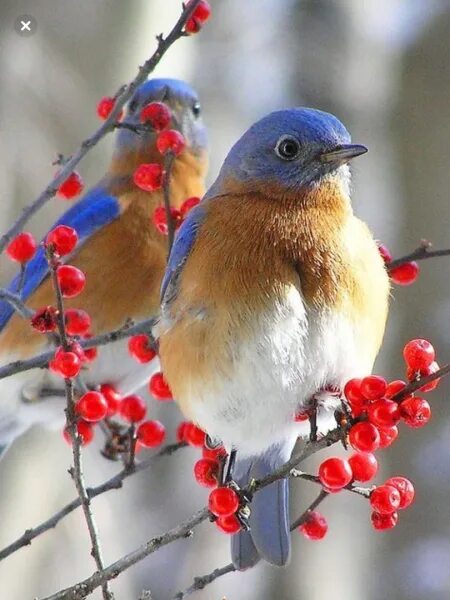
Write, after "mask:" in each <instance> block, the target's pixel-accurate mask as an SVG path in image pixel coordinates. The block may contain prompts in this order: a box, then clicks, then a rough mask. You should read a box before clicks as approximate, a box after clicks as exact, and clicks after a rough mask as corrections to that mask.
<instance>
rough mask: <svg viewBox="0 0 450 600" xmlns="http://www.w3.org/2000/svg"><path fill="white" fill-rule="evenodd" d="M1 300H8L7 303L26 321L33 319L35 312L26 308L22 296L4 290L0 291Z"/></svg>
mask: <svg viewBox="0 0 450 600" xmlns="http://www.w3.org/2000/svg"><path fill="white" fill-rule="evenodd" d="M0 300H6V302H8V303H9V304H11V306H12V307H13V309H14V310H15V311H16V313H18V314H19V315H20V316H21V317H23V318H24V319H31V317H32V316H33V315H34V311H33V310H31V309H30V308H28V306H25V304H24V303H23V302H22V299H21V298H20V296H18V295H17V294H13V293H12V292H10V291H9V290H6V289H4V288H1V289H0Z"/></svg>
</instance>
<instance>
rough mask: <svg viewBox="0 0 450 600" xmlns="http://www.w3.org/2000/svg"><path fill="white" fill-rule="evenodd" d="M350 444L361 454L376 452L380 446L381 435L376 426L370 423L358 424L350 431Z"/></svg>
mask: <svg viewBox="0 0 450 600" xmlns="http://www.w3.org/2000/svg"><path fill="white" fill-rule="evenodd" d="M348 439H349V442H350V444H351V446H352V447H353V448H354V449H355V450H359V451H360V452H375V450H377V449H378V448H379V446H380V434H379V432H378V429H377V428H376V427H375V425H372V423H368V422H365V421H363V422H361V423H356V424H355V425H353V427H352V428H351V429H350V432H349V436H348Z"/></svg>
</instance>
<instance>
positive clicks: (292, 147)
mask: <svg viewBox="0 0 450 600" xmlns="http://www.w3.org/2000/svg"><path fill="white" fill-rule="evenodd" d="M275 152H276V154H277V156H279V157H280V158H282V159H283V160H295V159H296V158H297V156H298V155H299V154H300V142H299V141H298V140H297V139H295V137H292V136H290V135H283V137H281V138H280V139H279V140H278V142H277V145H276V146H275Z"/></svg>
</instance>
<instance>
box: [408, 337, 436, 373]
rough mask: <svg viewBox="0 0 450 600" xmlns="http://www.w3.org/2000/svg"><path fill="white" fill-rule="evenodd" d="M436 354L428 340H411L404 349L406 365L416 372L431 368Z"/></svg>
mask: <svg viewBox="0 0 450 600" xmlns="http://www.w3.org/2000/svg"><path fill="white" fill-rule="evenodd" d="M435 357H436V353H435V351H434V348H433V346H432V345H431V344H430V342H429V341H428V340H423V339H417V340H411V341H410V342H408V343H407V344H406V345H405V347H404V348H403V358H404V359H405V362H406V364H407V365H408V367H410V368H411V369H414V370H415V371H420V370H421V369H424V368H426V367H429V366H430V365H431V363H432V362H433V361H434V359H435Z"/></svg>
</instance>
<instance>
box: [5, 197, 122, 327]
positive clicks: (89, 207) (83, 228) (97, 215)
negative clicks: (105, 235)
mask: <svg viewBox="0 0 450 600" xmlns="http://www.w3.org/2000/svg"><path fill="white" fill-rule="evenodd" d="M119 214H120V204H119V202H118V201H117V198H115V197H114V196H111V195H110V194H108V191H107V190H106V189H104V188H101V187H97V188H93V189H92V190H91V191H89V192H88V193H87V194H86V196H85V197H84V198H82V200H80V201H79V202H77V203H76V204H75V205H74V206H72V207H71V208H70V209H69V210H68V211H67V212H65V213H64V214H63V216H62V217H61V218H60V219H58V221H56V223H55V224H54V225H53V227H52V229H53V228H54V227H56V226H57V225H67V226H69V227H73V228H74V229H75V230H76V231H77V233H78V238H79V240H80V242H82V241H84V240H86V239H87V238H89V237H90V236H91V235H92V234H93V233H95V232H96V231H97V230H98V229H100V228H101V227H103V226H105V225H107V224H108V223H111V221H113V220H114V219H116V218H117V217H118V216H119ZM47 274H48V265H47V261H46V259H45V255H44V250H43V248H42V246H40V247H39V249H38V251H37V252H36V254H35V255H34V257H33V259H32V260H30V262H29V263H28V264H27V266H26V269H25V279H24V286H23V291H22V300H27V299H28V298H29V297H30V296H31V294H32V293H33V292H34V291H35V290H36V289H37V288H38V287H39V285H40V284H41V283H42V281H43V280H44V279H45V278H46V276H47ZM18 285H19V276H16V277H15V278H14V279H13V280H12V281H11V283H10V284H9V285H8V288H7V289H8V290H9V291H11V292H16V291H17V288H18ZM13 312H14V311H13V309H12V307H11V305H10V304H9V303H8V302H5V301H3V302H0V331H1V330H2V329H3V327H5V325H6V324H7V323H8V321H9V319H10V318H11V316H12V314H13Z"/></svg>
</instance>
